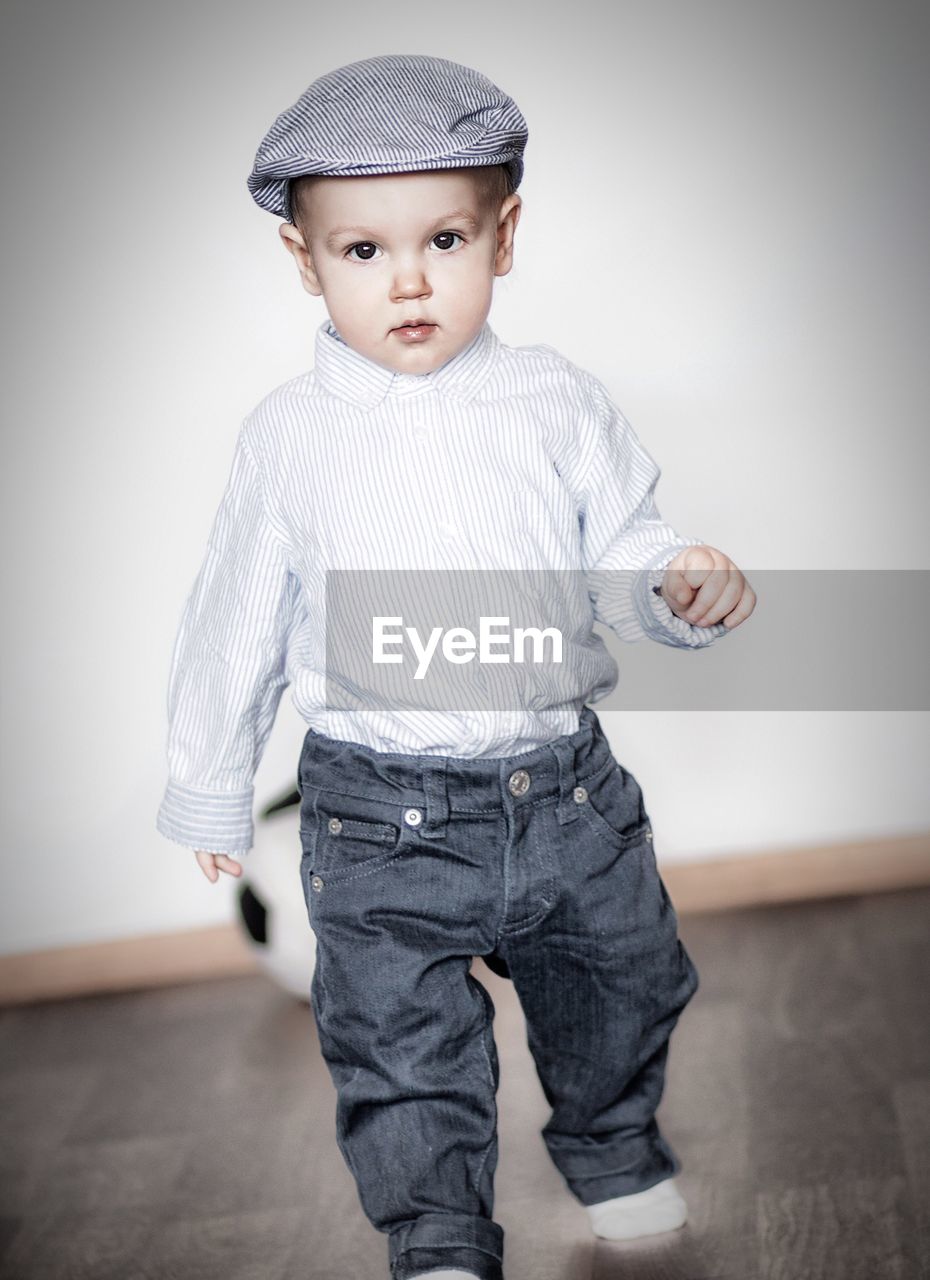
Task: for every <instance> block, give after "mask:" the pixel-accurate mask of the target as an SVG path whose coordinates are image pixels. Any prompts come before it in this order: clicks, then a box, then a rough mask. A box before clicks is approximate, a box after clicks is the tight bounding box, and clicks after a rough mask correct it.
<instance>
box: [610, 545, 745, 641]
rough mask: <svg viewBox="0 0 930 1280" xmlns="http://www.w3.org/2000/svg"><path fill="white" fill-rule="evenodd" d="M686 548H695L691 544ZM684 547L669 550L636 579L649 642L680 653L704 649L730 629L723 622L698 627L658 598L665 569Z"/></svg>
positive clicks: (638, 608)
mask: <svg viewBox="0 0 930 1280" xmlns="http://www.w3.org/2000/svg"><path fill="white" fill-rule="evenodd" d="M685 545H692V544H690V543H688V544H685ZM680 550H682V548H681V547H675V548H672V549H669V550H666V551H665V552H663V553H662V555H661V556H659V557H657V560H658V561H659V563H656V564H653V565H652V566H650V567H649V568H648V569H644V570H643V571H642V572H641V573H639V574H638V575H637V579H638V580H637V585H636V590H635V591H634V592H633V598H634V601H635V603H636V612H637V614H638V615H639V621H640V625H641V626H642V628H643V630H644V631H645V633H646V635H647V636H649V637H650V639H653V640H658V641H659V642H660V643H661V644H668V645H672V646H673V647H674V648H678V649H704V648H706V647H707V646H708V645H710V644H713V643H714V641H715V640H718V639H719V638H720V637H721V636H725V635H729V633H730V628H729V627H725V626H724V625H723V623H722V622H714V623H713V624H712V625H711V626H709V627H696V626H695V625H694V623H693V622H688V621H686V619H684V618H679V617H678V615H677V614H676V613H673V612H672V610H671V609H670V608H669V606H668V604H667V603H666V601H665V600H664V599H663V598H662V596H661V595H660V594H659V588H660V587H661V585H662V579H663V578H664V576H665V568H666V566H667V565H668V564H669V563H670V562H671V561H672V560H674V558H675V556H676V555H677V554H678V552H679V551H680Z"/></svg>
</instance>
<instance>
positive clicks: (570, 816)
mask: <svg viewBox="0 0 930 1280" xmlns="http://www.w3.org/2000/svg"><path fill="white" fill-rule="evenodd" d="M549 749H550V751H552V752H553V754H554V755H555V758H556V759H557V760H558V762H559V803H558V807H557V813H558V818H559V825H560V826H563V827H564V826H565V824H566V823H567V822H577V820H578V805H577V803H576V801H575V796H574V790H575V748H574V747H573V746H572V745H571V743H569V742H566V741H565V740H564V739H562V738H559V739H557V740H556V741H555V742H550V743H549Z"/></svg>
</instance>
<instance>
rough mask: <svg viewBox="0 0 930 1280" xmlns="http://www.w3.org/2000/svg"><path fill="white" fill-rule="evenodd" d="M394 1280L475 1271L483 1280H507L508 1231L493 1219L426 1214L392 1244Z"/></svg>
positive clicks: (392, 1239)
mask: <svg viewBox="0 0 930 1280" xmlns="http://www.w3.org/2000/svg"><path fill="white" fill-rule="evenodd" d="M388 1252H389V1257H390V1263H391V1276H392V1280H411V1277H412V1276H417V1275H420V1273H421V1272H424V1271H429V1270H430V1268H432V1269H433V1270H438V1269H439V1268H445V1269H448V1270H461V1271H473V1272H474V1273H475V1275H476V1276H480V1277H481V1280H503V1275H504V1273H503V1269H502V1268H503V1258H504V1231H503V1228H502V1227H500V1226H498V1224H497V1223H496V1222H492V1221H491V1220H490V1219H489V1218H476V1217H474V1216H473V1215H471V1214H462V1213H424V1214H421V1215H420V1217H419V1218H416V1219H414V1221H413V1222H408V1223H406V1224H405V1225H404V1226H402V1227H400V1228H399V1229H398V1230H397V1231H394V1232H393V1233H392V1234H391V1236H390V1238H389V1240H388Z"/></svg>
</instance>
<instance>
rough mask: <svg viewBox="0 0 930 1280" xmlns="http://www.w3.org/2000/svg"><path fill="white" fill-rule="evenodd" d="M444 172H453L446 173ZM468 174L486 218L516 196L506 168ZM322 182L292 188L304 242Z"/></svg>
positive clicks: (304, 179)
mask: <svg viewBox="0 0 930 1280" xmlns="http://www.w3.org/2000/svg"><path fill="white" fill-rule="evenodd" d="M443 172H450V171H449V170H443ZM468 172H469V173H470V174H471V176H472V178H473V179H474V182H475V191H476V194H477V197H478V208H479V212H480V213H481V215H482V216H484V215H487V216H491V215H492V214H496V213H497V211H498V209H500V207H501V205H502V204H503V202H504V201H505V200H506V199H507V197H508V196H509V195H511V194H512V192H513V182H512V179H511V176H510V170H509V168H508V167H507V165H505V164H485V165H470V166H468ZM318 180H319V175H317V174H314V173H305V174H301V175H300V176H299V177H297V178H292V179H291V180H290V182H289V184H288V207H289V209H290V221H291V223H292V225H293V226H295V227H296V228H297V229H298V231H300V232H301V233H302V235H303V237H304V240H306V239H307V234H306V233H307V231H308V229H309V224H308V222H307V216H306V203H305V196H306V194H307V192H308V191H309V190H310V188H311V187H312V185H313V184H314V182H317V181H318Z"/></svg>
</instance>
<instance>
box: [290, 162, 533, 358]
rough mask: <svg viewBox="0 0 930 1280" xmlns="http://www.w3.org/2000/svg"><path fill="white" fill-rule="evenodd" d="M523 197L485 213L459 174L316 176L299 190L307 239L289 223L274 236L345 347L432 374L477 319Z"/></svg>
mask: <svg viewBox="0 0 930 1280" xmlns="http://www.w3.org/2000/svg"><path fill="white" fill-rule="evenodd" d="M520 204H521V200H520V197H519V196H518V195H517V194H516V193H514V194H512V195H510V196H508V197H507V199H506V200H505V201H504V202H503V204H502V205H501V207H500V211H499V212H498V213H496V214H490V213H488V212H486V211H482V209H481V206H480V204H479V200H478V195H477V192H476V190H475V183H474V179H473V178H472V176H471V175H470V173H469V171H468V170H467V169H451V170H449V169H443V170H437V171H432V172H427V173H399V174H378V175H373V176H371V177H351V178H319V179H318V180H317V181H316V182H314V183H312V184H310V186H309V190H307V191H306V192H305V194H304V200H303V218H302V221H303V222H304V224H305V226H306V228H307V233H306V234H307V242H305V240H304V237H303V235H302V234H301V232H300V231H299V230H298V229H297V228H296V227H294V226H291V224H290V223H285V224H283V225H282V226H281V227H280V234H281V238H282V239H283V240H284V243H285V245H286V246H287V248H288V249H289V250H290V252H291V253H293V255H294V257H295V259H296V260H297V265H298V269H299V271H300V274H301V279H302V281H303V285H304V288H305V289H307V290H308V292H310V293H313V294H316V295H317V296H319V295H320V294H322V296H323V298H324V300H325V302H326V307H327V310H328V312H329V317H330V319H331V320H332V322H333V324H334V325H335V327H336V329H337V330H338V331H339V334H340V336H341V337H342V338H344V339H345V341H346V342H347V343H348V345H349V346H350V347H352V348H353V349H354V350H355V351H358V352H359V353H360V354H361V355H363V356H367V358H368V359H369V360H373V361H374V362H375V363H376V364H379V365H382V366H383V367H384V368H386V369H390V370H392V371H393V372H395V373H421V374H422V373H432V372H433V370H434V369H438V368H439V366H440V365H442V364H445V362H446V361H447V360H450V359H451V358H452V357H453V356H454V355H457V354H458V352H460V351H462V350H464V349H465V347H467V346H468V345H469V343H470V342H471V341H472V340H473V339H474V338H475V336H476V335H477V334H478V332H479V330H480V329H481V326H482V325H483V324H484V322H485V320H486V318H487V315H488V312H489V310H490V308H491V298H492V292H493V284H494V277H495V276H503V275H506V274H507V272H508V271H509V270H510V267H511V264H512V262H513V233H514V230H515V229H516V225H517V222H518V220H519V216H520ZM414 321H419V322H421V324H420V325H419V326H418V327H417V328H416V329H414V330H412V331H411V330H410V329H405V328H404V326H406V325H409V324H410V323H411V322H414Z"/></svg>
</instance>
